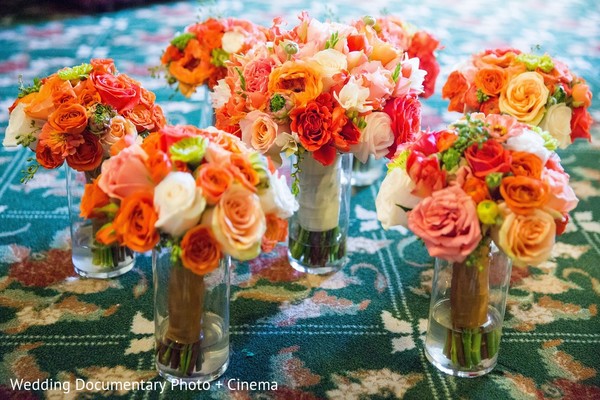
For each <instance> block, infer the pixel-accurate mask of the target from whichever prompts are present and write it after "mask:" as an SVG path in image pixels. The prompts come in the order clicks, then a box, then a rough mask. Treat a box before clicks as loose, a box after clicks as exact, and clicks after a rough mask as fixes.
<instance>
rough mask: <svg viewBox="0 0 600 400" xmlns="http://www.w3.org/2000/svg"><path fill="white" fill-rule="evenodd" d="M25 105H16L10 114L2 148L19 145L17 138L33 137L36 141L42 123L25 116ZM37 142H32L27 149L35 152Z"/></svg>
mask: <svg viewBox="0 0 600 400" xmlns="http://www.w3.org/2000/svg"><path fill="white" fill-rule="evenodd" d="M26 106H27V105H26V104H23V103H19V104H17V106H16V107H15V108H14V109H13V110H12V112H11V113H10V117H9V118H8V127H7V128H6V132H5V133H4V139H3V140H2V145H3V146H4V147H15V146H18V145H19V142H18V141H17V136H27V135H29V134H31V135H33V136H34V137H35V138H36V139H37V138H38V136H39V135H40V132H41V130H42V126H43V125H44V121H42V120H39V119H33V118H30V117H28V116H27V114H25V107H26ZM36 145H37V140H36V141H35V142H33V143H32V144H31V145H30V146H29V147H31V149H32V150H35V146H36Z"/></svg>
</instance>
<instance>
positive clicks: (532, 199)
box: [500, 176, 549, 214]
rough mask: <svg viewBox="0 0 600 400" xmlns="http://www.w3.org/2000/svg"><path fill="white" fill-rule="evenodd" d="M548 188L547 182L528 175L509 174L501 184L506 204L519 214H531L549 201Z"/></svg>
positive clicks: (501, 192) (501, 191)
mask: <svg viewBox="0 0 600 400" xmlns="http://www.w3.org/2000/svg"><path fill="white" fill-rule="evenodd" d="M548 190H549V187H548V184H547V183H546V182H544V181H541V180H539V179H535V178H529V177H527V176H507V177H505V178H503V179H502V184H501V185H500V194H501V195H502V198H503V199H504V201H505V202H506V205H507V206H508V207H509V208H510V209H511V211H512V212H514V213H517V214H530V213H532V212H533V211H534V210H535V209H538V208H542V207H543V206H544V205H545V204H546V203H547V202H548V199H549V196H548Z"/></svg>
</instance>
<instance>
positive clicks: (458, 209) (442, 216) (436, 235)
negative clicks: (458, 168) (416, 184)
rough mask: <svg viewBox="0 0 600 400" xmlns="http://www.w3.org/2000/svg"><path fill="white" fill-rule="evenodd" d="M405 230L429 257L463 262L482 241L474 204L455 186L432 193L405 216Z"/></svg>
mask: <svg viewBox="0 0 600 400" xmlns="http://www.w3.org/2000/svg"><path fill="white" fill-rule="evenodd" d="M408 228H409V229H410V230H411V231H413V232H414V233H415V235H417V236H418V237H419V238H421V239H423V242H424V243H425V246H426V247H427V250H428V251H429V254H430V255H431V256H432V257H440V258H443V259H445V260H448V261H451V262H463V261H464V260H465V259H466V258H467V256H468V255H469V254H471V253H472V252H473V251H474V250H475V248H476V247H477V245H478V243H479V241H480V240H481V228H480V226H479V219H478V218H477V210H476V208H475V203H474V202H473V200H472V199H471V197H469V195H468V194H466V193H465V192H464V191H463V190H462V189H461V188H460V187H458V186H457V185H452V186H448V187H446V188H444V189H442V190H438V191H436V192H433V193H432V194H431V196H429V197H427V198H425V199H423V200H422V201H421V202H420V203H419V204H417V206H416V207H415V208H414V209H413V210H412V211H411V212H410V213H409V214H408Z"/></svg>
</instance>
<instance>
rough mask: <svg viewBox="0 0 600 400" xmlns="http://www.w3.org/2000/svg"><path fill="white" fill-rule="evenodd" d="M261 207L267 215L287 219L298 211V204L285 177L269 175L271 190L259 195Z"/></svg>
mask: <svg viewBox="0 0 600 400" xmlns="http://www.w3.org/2000/svg"><path fill="white" fill-rule="evenodd" d="M259 198H260V205H261V207H262V209H263V211H264V212H265V214H271V213H276V214H277V216H278V217H279V218H283V219H287V218H289V217H291V216H292V215H293V214H294V213H295V212H296V211H297V210H298V202H297V201H296V198H295V197H294V195H293V194H292V192H291V191H290V188H289V187H288V185H287V182H286V180H285V176H283V175H279V173H278V172H277V171H276V172H275V173H274V174H271V173H269V188H268V189H266V190H264V191H263V192H262V193H259Z"/></svg>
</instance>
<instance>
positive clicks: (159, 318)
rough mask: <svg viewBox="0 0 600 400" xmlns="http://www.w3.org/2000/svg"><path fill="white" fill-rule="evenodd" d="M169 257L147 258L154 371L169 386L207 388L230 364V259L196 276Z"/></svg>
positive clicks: (167, 252)
mask: <svg viewBox="0 0 600 400" xmlns="http://www.w3.org/2000/svg"><path fill="white" fill-rule="evenodd" d="M171 255H172V254H171V249H170V248H163V249H161V250H158V249H155V250H154V251H153V252H152V273H153V280H154V326H155V328H154V329H155V332H154V337H155V340H156V359H155V361H156V362H155V364H156V369H157V370H158V373H159V374H160V375H161V376H162V377H163V378H165V379H167V380H169V381H170V382H175V381H180V380H183V381H189V382H191V381H194V382H198V381H199V382H209V381H212V380H215V379H217V378H218V377H219V376H221V375H222V374H223V373H224V372H225V370H226V369H227V365H228V364H229V290H230V283H229V274H230V266H231V258H230V257H224V258H222V259H221V261H220V264H219V267H218V268H216V269H215V270H214V271H212V272H210V273H208V274H206V275H198V274H196V273H194V272H192V271H191V270H189V269H187V268H185V267H183V266H182V265H181V263H180V262H176V263H175V264H174V263H173V260H172V257H171Z"/></svg>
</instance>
